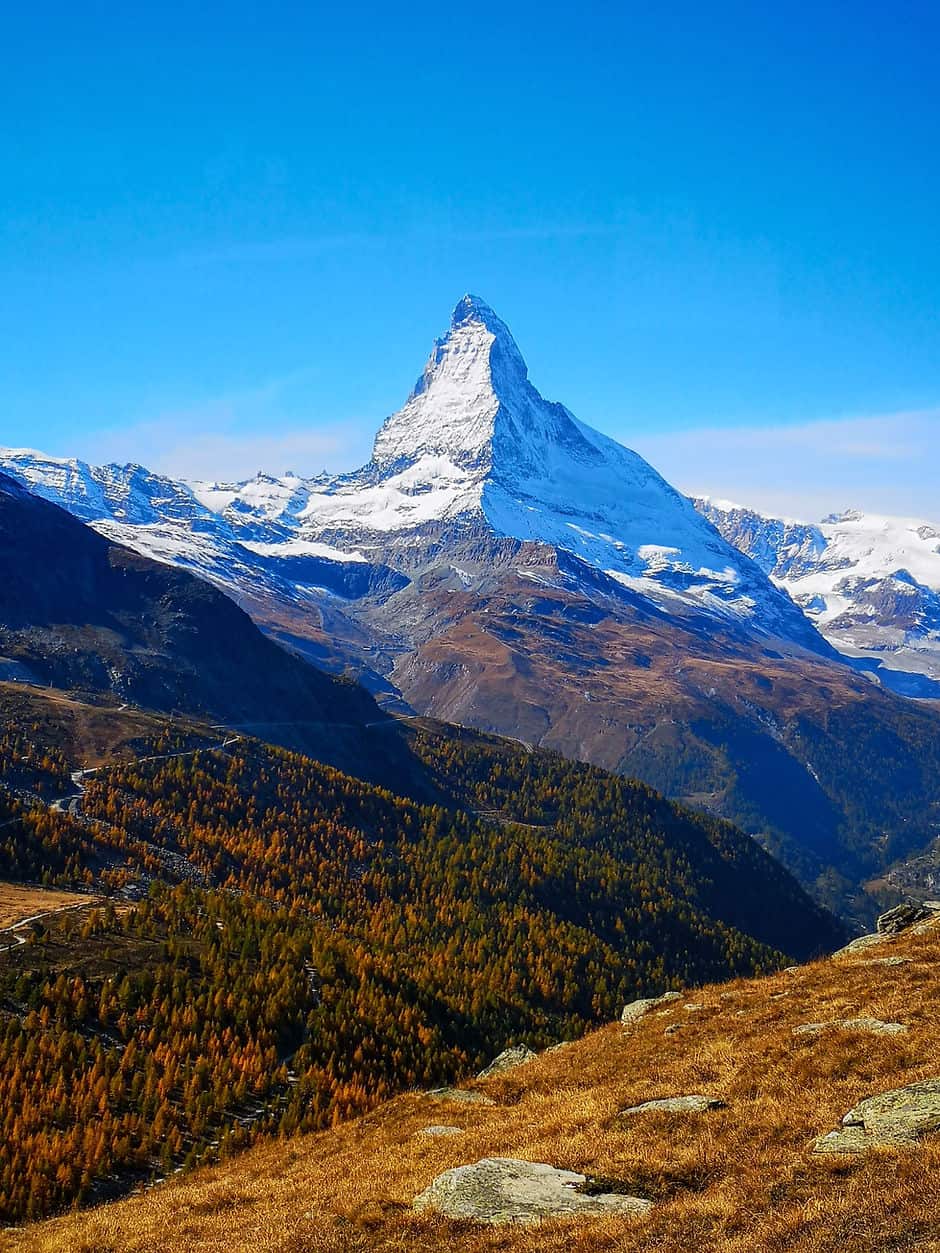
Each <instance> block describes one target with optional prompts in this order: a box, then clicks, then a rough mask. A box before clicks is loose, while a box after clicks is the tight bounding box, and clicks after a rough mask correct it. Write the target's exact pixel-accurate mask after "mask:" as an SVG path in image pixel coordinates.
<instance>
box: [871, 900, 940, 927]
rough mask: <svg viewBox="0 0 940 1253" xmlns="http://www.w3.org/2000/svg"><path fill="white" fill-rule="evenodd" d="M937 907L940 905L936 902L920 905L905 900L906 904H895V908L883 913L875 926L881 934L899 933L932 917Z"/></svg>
mask: <svg viewBox="0 0 940 1253" xmlns="http://www.w3.org/2000/svg"><path fill="white" fill-rule="evenodd" d="M934 906H936V908H934ZM937 908H940V905H937V903H936V902H927V903H925V904H923V905H920V904H916V903H914V902H911V901H905V902H904V904H902V905H895V907H894V909H889V910H888V912H887V913H885V914H882V915H881V917H880V918H879V919H878V921H877V923H876V924H875V926H876V928H877V931H878V934H879V935H897V934H898V933H899V932H901V931H906V930H907V929H908V927H913V926H915V925H916V924H917V923H919V922H925V921H926V920H927V919H928V918H932V917H933V916H934V914H935V912H936V909H937Z"/></svg>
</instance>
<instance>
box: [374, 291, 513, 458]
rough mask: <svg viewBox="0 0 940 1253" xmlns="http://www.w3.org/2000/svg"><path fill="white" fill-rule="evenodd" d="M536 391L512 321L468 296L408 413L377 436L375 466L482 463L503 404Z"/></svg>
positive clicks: (393, 418) (437, 347) (430, 360)
mask: <svg viewBox="0 0 940 1253" xmlns="http://www.w3.org/2000/svg"><path fill="white" fill-rule="evenodd" d="M530 386H531V385H530V384H529V382H528V370H527V369H526V364H525V361H524V360H523V357H522V353H521V352H520V351H519V349H518V347H517V346H516V342H515V340H514V339H513V337H512V334H511V333H510V331H509V328H508V327H507V326H506V323H505V322H503V321H502V319H500V318H498V317H497V316H496V314H495V313H494V312H493V310H492V309H491V308H490V306H489V305H488V304H487V303H486V301H484V300H481V299H480V297H479V296H472V295H469V294H468V295H466V296H464V297H462V299H461V300H459V301H458V302H457V304H456V306H455V308H454V312H453V315H452V317H451V324H450V329H449V331H448V332H447V334H446V335H444V336H443V337H442V338H440V339H438V340H435V342H434V346H433V348H432V349H431V355H430V356H429V357H428V360H427V364H426V365H425V367H424V371H423V373H422V375H421V377H420V378H419V379H418V381H417V383H416V384H415V386H414V390H413V391H412V393H411V395H410V396H409V397H408V400H407V403H406V404H405V406H404V408H403V409H400V410H399V411H398V413H395V414H393V415H392V416H391V417H390V418H388V419H387V420H386V421H385V423H384V425H383V426H382V428H381V430H380V431H379V433H378V435H377V436H376V440H375V448H374V452H373V463H374V464H375V465H377V466H380V467H382V468H383V469H386V468H388V467H389V466H393V467H402V466H404V465H405V464H409V463H414V462H415V461H416V460H418V459H420V458H421V457H425V456H433V457H447V458H448V459H449V460H450V461H451V462H452V463H453V464H454V465H455V466H461V467H464V468H469V467H471V466H478V465H479V464H480V463H481V460H482V459H484V458H485V456H486V455H487V453H486V450H487V449H488V447H489V445H490V442H491V440H492V438H493V429H494V422H495V419H496V415H497V412H498V411H499V409H500V405H501V404H504V403H506V401H507V399H508V398H510V397H512V396H513V395H517V394H518V393H519V392H520V390H526V389H528V388H529V387H530Z"/></svg>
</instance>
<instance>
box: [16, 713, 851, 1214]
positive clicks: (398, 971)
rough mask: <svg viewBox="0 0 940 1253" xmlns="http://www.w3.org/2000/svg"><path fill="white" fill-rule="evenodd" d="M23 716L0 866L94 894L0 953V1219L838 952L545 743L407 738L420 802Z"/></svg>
mask: <svg viewBox="0 0 940 1253" xmlns="http://www.w3.org/2000/svg"><path fill="white" fill-rule="evenodd" d="M11 699H12V698H11ZM20 709H21V716H20V717H19V718H18V719H17V720H16V722H15V723H11V724H8V725H7V726H6V727H5V729H3V730H2V731H0V878H5V879H7V880H11V881H13V880H17V879H18V880H20V881H21V882H22V881H24V880H25V881H27V882H30V883H32V884H34V885H43V886H44V887H45V888H46V889H50V888H56V889H60V890H63V889H74V888H80V889H82V890H84V892H85V893H87V894H88V895H87V896H86V900H87V901H88V905H87V907H86V908H82V907H79V908H78V909H72V910H70V911H69V912H67V913H66V912H63V913H61V914H56V913H53V912H51V911H52V909H53V908H54V907H53V906H52V904H51V901H50V904H49V908H48V910H46V911H43V910H42V908H41V904H37V913H38V912H44V913H47V915H48V916H45V917H43V918H41V919H38V920H35V921H33V922H32V923H30V924H29V926H28V927H27V926H25V925H23V924H21V925H20V926H19V927H18V928H15V929H14V930H13V931H9V932H8V933H7V935H8V941H7V942H6V943H0V1221H8V1222H9V1221H22V1220H23V1219H37V1218H40V1217H43V1216H45V1215H48V1214H50V1213H54V1212H56V1211H57V1210H60V1209H62V1208H63V1207H67V1206H69V1205H73V1204H88V1203H94V1202H96V1201H100V1200H101V1199H103V1198H105V1197H108V1196H113V1195H116V1194H119V1193H121V1192H122V1191H126V1190H128V1189H129V1188H131V1187H133V1186H136V1185H139V1184H140V1183H141V1182H144V1181H154V1180H157V1179H161V1178H164V1177H166V1176H167V1175H168V1174H170V1173H172V1172H173V1171H175V1170H176V1169H177V1168H179V1167H181V1166H182V1167H186V1168H191V1167H194V1166H196V1165H197V1164H199V1163H205V1162H207V1161H212V1160H216V1159H218V1158H224V1157H226V1156H228V1155H229V1154H230V1153H232V1152H234V1151H235V1150H238V1149H242V1148H244V1147H245V1146H246V1145H248V1144H250V1143H252V1142H253V1141H255V1140H256V1139H257V1138H258V1137H259V1136H261V1135H286V1134H288V1133H293V1132H296V1131H312V1130H315V1129H319V1128H323V1127H328V1126H330V1125H331V1124H333V1123H336V1122H337V1121H339V1120H342V1119H346V1118H350V1117H353V1116H355V1115H358V1114H361V1113H363V1112H364V1111H366V1110H368V1109H369V1108H371V1107H373V1106H374V1105H376V1104H377V1103H379V1102H380V1101H382V1100H383V1099H386V1098H387V1097H388V1096H389V1095H391V1094H393V1093H395V1092H398V1091H401V1090H403V1089H407V1088H409V1087H413V1086H430V1085H433V1084H435V1083H442V1082H446V1081H448V1080H452V1079H454V1078H455V1077H456V1076H457V1075H459V1074H461V1073H466V1072H467V1071H470V1070H474V1069H477V1068H479V1066H480V1065H482V1064H483V1063H484V1062H485V1061H486V1059H487V1058H488V1057H489V1056H491V1055H492V1054H493V1053H495V1052H498V1051H499V1050H500V1049H502V1048H503V1047H504V1046H505V1045H506V1044H508V1043H510V1042H512V1041H515V1040H525V1041H527V1042H528V1043H529V1044H530V1045H533V1046H535V1047H542V1046H544V1045H546V1044H548V1043H550V1042H552V1041H554V1040H559V1039H570V1038H572V1037H575V1036H578V1035H580V1034H582V1033H583V1032H584V1031H585V1030H587V1029H588V1028H590V1027H591V1026H593V1025H596V1024H597V1023H599V1022H603V1021H605V1020H607V1019H609V1018H610V1017H611V1016H612V1015H613V1014H614V1013H615V1012H616V1010H617V1008H618V1006H619V1005H620V1004H622V1002H623V1001H624V1000H625V999H629V998H630V997H632V996H636V995H641V994H644V993H658V992H661V991H663V990H664V989H666V988H669V987H673V986H679V985H683V984H689V983H700V982H706V981H708V980H711V979H721V978H730V977H732V976H734V975H736V974H754V973H758V972H767V971H771V970H774V969H778V968H779V967H781V966H782V965H784V964H786V962H787V960H788V958H787V957H786V956H784V954H789V955H790V956H800V957H805V956H808V955H811V954H813V953H815V952H819V951H821V950H824V949H826V948H827V947H828V948H831V947H834V945H835V944H837V943H839V941H840V939H841V938H842V937H841V934H840V928H839V926H838V924H836V923H835V921H834V920H833V919H832V918H831V917H829V916H827V915H826V914H824V913H823V912H822V911H821V910H820V909H819V908H818V907H816V906H815V905H814V904H813V903H812V902H811V901H810V900H809V898H808V897H807V896H806V894H805V893H804V892H803V891H802V890H801V889H800V888H799V887H798V885H797V884H796V882H795V881H794V880H793V879H792V878H791V877H790V876H789V874H788V873H787V872H786V871H785V870H783V869H782V867H780V866H779V865H777V864H776V863H774V862H773V861H772V860H771V859H770V858H769V857H768V856H767V855H766V854H765V853H764V852H762V851H761V850H760V849H759V848H758V847H757V846H756V845H755V844H754V843H753V842H752V841H750V840H749V839H747V837H745V836H743V835H741V833H740V832H737V831H736V830H735V829H734V828H733V827H730V826H728V825H727V824H724V823H721V822H717V821H714V820H710V819H704V818H700V817H697V816H695V815H692V814H690V813H688V812H686V811H683V810H681V809H680V808H678V807H676V806H674V805H672V804H670V803H669V802H668V801H666V800H664V799H663V798H662V797H660V796H658V795H657V794H656V793H655V792H653V791H651V790H650V789H649V788H647V787H645V786H643V785H640V784H633V783H629V782H627V781H625V780H623V779H621V778H618V777H616V776H611V775H608V774H606V773H605V772H603V771H601V770H598V769H595V768H591V767H585V766H579V765H575V764H572V763H570V762H566V761H564V760H563V759H561V758H558V757H555V756H553V755H551V754H544V753H532V754H530V753H527V752H525V751H524V750H523V749H521V748H520V747H518V746H512V745H508V744H506V743H505V742H503V741H497V740H492V739H489V738H487V737H481V736H478V735H474V734H467V735H462V734H459V733H450V732H445V731H444V730H442V729H437V730H434V729H433V728H429V727H425V728H423V729H421V730H419V731H417V732H409V733H408V735H407V739H403V740H402V741H401V742H402V745H403V747H404V746H407V751H408V757H407V760H408V762H409V773H408V775H407V776H406V777H405V778H403V784H404V785H410V784H411V783H413V782H414V780H416V779H417V780H420V782H421V790H422V791H424V792H426V793H428V794H430V795H434V796H435V797H437V798H438V799H437V800H436V801H435V803H419V802H418V801H417V800H415V799H412V798H410V797H409V796H407V795H402V794H397V793H395V792H392V791H389V790H387V789H383V788H381V787H378V786H376V785H375V784H372V783H368V782H365V781H364V780H362V779H359V778H355V777H353V776H352V775H349V774H343V773H341V772H340V771H338V770H336V769H333V768H331V767H329V766H326V765H323V764H322V763H318V762H315V761H313V760H311V759H310V758H307V757H304V756H301V755H299V754H297V753H292V752H289V751H287V750H285V749H280V748H273V747H271V746H270V745H267V744H264V743H262V742H260V741H257V740H250V739H247V738H238V737H237V736H234V735H232V734H225V733H224V732H221V731H219V730H215V731H213V730H212V728H205V727H203V728H201V729H200V728H199V727H198V726H195V725H194V724H191V723H186V724H183V723H176V724H170V723H169V722H168V721H167V720H164V721H163V722H160V721H157V720H151V722H150V723H148V722H147V720H146V718H143V717H142V715H140V714H138V713H133V714H132V715H131V716H130V717H129V720H128V723H127V736H126V737H125V738H123V739H122V738H121V736H120V733H119V724H120V720H121V718H122V717H123V716H124V713H123V712H122V711H120V710H117V711H115V712H114V715H113V717H112V718H108V717H106V716H105V715H104V713H103V712H102V711H101V710H99V709H95V710H93V711H91V712H87V713H83V712H82V710H81V708H80V702H76V701H75V700H71V701H68V702H64V703H63V702H62V700H61V699H57V700H53V699H52V698H50V697H48V696H46V695H45V694H43V695H41V696H40V695H36V694H33V695H32V696H30V695H28V694H24V695H23V696H22V703H21V706H20ZM124 712H126V711H124ZM115 719H116V721H115ZM78 729H81V737H80V739H81V750H82V751H81V756H80V757H79V758H78V760H79V761H84V762H87V761H88V758H89V754H91V755H92V757H93V759H94V761H95V767H94V772H93V773H89V772H85V773H79V772H77V771H75V766H76V765H77V764H78V762H77V761H76V755H77V754H76V747H77V744H78V739H79V737H78ZM393 730H394V728H393ZM73 775H74V777H73Z"/></svg>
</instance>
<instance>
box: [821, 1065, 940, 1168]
mask: <svg viewBox="0 0 940 1253" xmlns="http://www.w3.org/2000/svg"><path fill="white" fill-rule="evenodd" d="M934 1131H940V1079H924V1080H922V1081H921V1082H920V1083H911V1084H908V1086H907V1087H905V1088H892V1090H891V1091H890V1092H882V1093H881V1094H880V1095H879V1096H869V1097H866V1099H865V1100H864V1101H860V1102H859V1103H858V1105H856V1106H855V1108H854V1109H850V1110H849V1112H848V1113H847V1114H846V1116H845V1117H844V1118H843V1119H842V1126H841V1128H839V1130H837V1131H830V1132H829V1133H828V1134H827V1135H824V1136H820V1137H819V1139H818V1140H817V1141H816V1143H815V1145H814V1146H813V1152H814V1153H850V1154H858V1153H866V1152H867V1151H868V1150H869V1149H871V1148H897V1147H905V1146H909V1145H911V1144H916V1143H917V1141H918V1140H920V1139H921V1137H922V1136H925V1135H929V1134H930V1133H931V1132H934Z"/></svg>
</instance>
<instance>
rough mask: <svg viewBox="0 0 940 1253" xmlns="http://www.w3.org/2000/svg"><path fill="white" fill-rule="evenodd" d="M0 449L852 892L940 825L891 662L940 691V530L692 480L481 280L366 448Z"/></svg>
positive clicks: (282, 624)
mask: <svg viewBox="0 0 940 1253" xmlns="http://www.w3.org/2000/svg"><path fill="white" fill-rule="evenodd" d="M0 470H2V471H5V472H6V473H7V474H8V475H10V476H11V477H13V478H14V479H16V480H18V481H19V482H20V483H21V484H23V485H24V486H26V487H28V488H30V489H31V490H32V491H33V492H34V493H36V494H37V495H39V496H42V497H45V498H46V499H48V500H51V501H53V502H55V503H57V504H59V505H62V506H64V507H65V508H66V509H67V510H69V511H70V512H71V513H73V514H74V515H76V516H77V517H78V518H80V519H82V520H83V521H86V522H88V523H90V524H91V525H92V527H94V528H95V529H96V530H97V531H99V532H101V533H102V534H104V535H105V536H106V537H107V538H108V539H110V540H112V541H115V542H118V543H120V544H123V545H125V546H127V547H130V548H132V549H136V550H137V551H138V552H140V553H143V554H144V555H145V556H148V557H152V558H156V559H157V560H160V561H164V562H168V563H170V564H174V565H177V566H182V567H184V568H186V569H188V570H191V571H193V572H195V573H197V574H200V575H202V576H204V577H205V578H206V579H208V580H209V581H211V582H213V583H215V584H216V585H217V586H219V587H221V588H222V589H223V590H225V591H227V592H228V593H229V594H230V595H231V596H232V597H233V598H234V599H235V600H237V601H238V602H239V603H240V604H241V606H242V607H243V608H244V609H246V610H247V611H248V612H249V614H251V616H252V617H253V618H254V619H255V621H256V622H257V623H258V625H260V626H262V627H263V628H264V630H266V631H267V632H268V633H269V634H270V635H272V636H273V637H274V638H275V639H277V640H279V641H280V642H282V643H284V644H286V645H287V646H288V647H290V648H292V649H293V650H295V651H297V652H300V653H301V654H303V655H304V656H305V657H307V658H308V659H310V660H312V661H314V662H315V663H317V664H318V665H319V666H320V667H322V668H324V669H327V670H332V671H343V672H348V673H351V674H353V675H354V676H355V677H357V678H358V679H359V680H360V681H361V682H362V683H363V684H364V685H365V686H366V687H367V688H369V689H370V690H371V691H372V692H373V693H374V694H376V696H378V697H379V698H380V699H382V700H383V701H384V702H385V703H387V704H388V705H389V706H390V707H392V708H398V709H400V710H405V711H407V710H411V711H413V712H417V713H419V714H423V715H428V716H432V717H437V718H441V719H444V720H446V721H449V722H452V723H458V724H462V725H465V726H470V727H476V728H478V729H481V730H484V731H492V732H496V733H499V734H501V735H508V736H512V737H514V738H516V739H519V740H521V741H523V742H524V743H526V744H533V745H535V744H537V745H540V746H542V747H546V748H550V749H554V750H557V751H558V752H560V753H562V754H563V755H565V756H567V757H570V758H575V759H578V760H583V761H589V762H593V763H596V764H597V765H599V766H603V767H605V768H608V769H611V770H615V771H618V772H620V773H623V774H626V775H629V776H633V777H638V778H640V779H643V780H645V781H646V782H648V783H650V784H652V785H653V786H655V787H658V788H659V789H661V790H662V791H665V792H667V793H668V794H669V795H671V796H674V797H678V798H680V799H682V800H684V801H686V802H687V803H689V804H691V805H694V806H696V807H697V808H700V809H707V810H709V811H710V812H712V813H716V814H719V815H722V816H724V817H727V818H730V819H732V820H733V821H735V822H737V823H738V824H740V825H741V826H743V827H744V828H745V829H746V830H748V831H750V832H752V833H753V834H755V835H756V836H758V837H759V838H760V839H762V840H763V841H764V842H765V844H766V845H767V846H768V847H770V848H772V849H773V850H774V851H777V852H778V853H780V855H781V856H783V857H784V858H785V859H787V860H788V862H789V864H790V865H791V866H793V867H794V868H795V869H796V870H797V872H798V873H799V874H800V876H801V877H802V878H803V880H804V882H807V883H813V884H815V885H816V890H817V891H818V893H819V895H820V897H821V899H824V900H827V901H830V902H832V903H835V904H838V905H839V907H840V908H843V907H845V908H855V906H854V905H852V906H851V907H850V906H848V905H847V903H846V902H847V901H848V899H849V898H850V897H851V896H852V893H853V892H854V891H855V888H854V887H853V886H852V885H857V884H859V883H860V882H861V881H862V880H863V878H864V876H865V875H866V874H875V873H876V872H877V871H880V870H881V869H882V868H883V867H884V865H885V864H887V863H888V862H889V861H892V860H896V859H897V858H899V857H901V856H903V855H907V854H908V853H909V852H911V851H913V852H915V853H919V852H920V851H921V850H922V849H923V848H924V847H926V846H927V844H928V843H929V842H930V841H931V840H933V839H934V838H935V837H936V834H937V829H938V817H937V815H938V813H940V793H938V792H937V791H936V788H935V786H934V780H935V779H936V778H937V771H936V769H935V754H934V746H935V745H936V744H937V743H938V742H940V738H938V734H937V730H938V715H937V713H936V712H935V710H934V709H933V707H932V706H931V705H929V704H928V703H926V702H920V701H913V700H902V699H900V698H899V697H898V696H897V695H895V694H893V692H892V691H891V690H886V689H891V688H895V689H897V690H902V691H904V692H905V693H906V694H908V695H916V696H930V695H938V694H940V673H938V672H937V671H936V669H934V663H935V660H936V656H937V653H936V648H937V638H938V637H937V625H938V624H937V592H938V589H940V573H938V571H937V564H938V555H937V545H938V543H940V541H938V538H937V534H936V532H935V531H934V530H933V528H932V527H930V526H929V525H928V524H927V523H905V522H897V521H892V520H886V519H871V518H859V517H856V516H854V515H853V516H846V517H843V518H841V519H840V520H838V521H829V522H826V523H823V524H820V525H818V526H806V525H803V524H793V523H788V522H782V521H780V520H775V519H766V518H761V517H760V516H759V515H757V514H753V513H749V512H748V511H746V510H736V509H726V508H724V507H723V506H720V505H718V504H716V503H714V502H699V508H696V506H695V504H693V502H692V501H691V500H689V499H687V498H686V497H685V496H683V495H681V494H680V493H679V492H677V491H676V490H675V489H674V488H672V487H671V486H670V485H669V484H668V483H667V482H665V481H664V480H663V479H662V478H661V476H660V475H659V474H657V473H656V471H655V470H654V469H653V468H652V467H651V466H650V465H648V464H647V462H645V461H644V460H643V459H642V458H641V457H639V456H638V455H637V454H636V453H634V452H631V451H630V450H628V449H627V448H625V447H623V446H622V445H621V444H618V443H616V442H615V441H614V440H611V439H609V438H607V437H606V436H604V435H602V434H600V433H599V432H598V431H595V430H592V429H591V428H590V427H589V426H586V425H585V424H584V423H582V422H580V421H578V419H577V418H575V417H574V416H573V415H572V414H571V413H570V412H569V411H568V410H567V409H566V408H565V407H564V406H563V405H561V404H557V403H553V402H550V401H547V400H545V399H543V397H542V396H541V395H540V394H539V392H538V391H537V390H536V389H535V387H534V386H533V385H532V383H531V382H530V381H529V378H528V373H527V370H526V366H525V363H524V361H523V359H522V356H521V354H520V352H519V349H518V348H517V346H516V344H515V343H514V342H513V339H512V336H511V335H510V333H509V331H508V330H507V328H506V326H505V325H504V323H503V322H502V321H500V319H499V318H498V317H497V316H496V315H495V314H494V313H493V311H492V310H491V309H490V308H489V307H488V306H487V305H486V304H484V303H483V301H481V300H478V299H476V298H475V297H471V296H467V297H464V299H463V300H461V301H460V302H459V304H458V305H457V307H456V309H455V310H454V314H453V318H452V321H451V326H450V328H449V330H448V332H447V333H446V334H445V335H444V337H443V338H442V339H440V340H439V341H437V343H435V345H434V347H433V350H432V352H431V355H430V357H429V359H428V362H427V365H426V366H425V368H424V371H423V373H422V374H421V377H420V378H419V380H418V382H417V384H416V385H415V388H414V390H413V392H412V394H411V395H410V396H409V398H408V400H407V402H406V403H405V405H404V406H403V408H402V409H400V410H399V411H398V412H397V413H395V414H394V415H393V416H391V417H390V418H388V420H387V421H386V422H385V423H384V425H383V426H382V427H381V429H380V430H379V432H378V434H377V436H376V439H375V445H374V450H373V455H372V458H371V459H370V461H369V462H368V463H367V464H366V465H364V466H363V467H362V468H361V469H359V470H356V471H355V472H353V473H350V474H342V475H336V476H319V477H314V478H302V477H299V476H297V475H292V474H284V475H280V476H269V475H265V474H258V475H256V476H255V477H254V478H252V479H250V480H247V481H245V482H240V483H225V482H182V481H176V480H173V479H170V478H167V477H165V476H161V475H158V474H154V473H152V472H150V471H149V470H147V469H145V468H144V467H143V466H139V465H128V466H114V465H109V466H90V465H88V464H86V463H84V462H82V461H76V460H62V459H55V458H50V457H45V456H42V455H41V454H39V453H34V452H30V451H25V450H8V451H6V452H2V453H0ZM837 649H838V650H842V652H843V653H847V654H848V653H850V654H852V664H846V659H845V658H844V657H842V656H840V654H839V652H838V651H836V650H837ZM885 661H887V663H888V664H881V663H883V662H885ZM861 667H867V673H864V674H863V673H860V668H861ZM874 762H878V769H877V770H875V769H873V768H872V766H873V763H874ZM912 763H913V765H912ZM912 780H913V782H912ZM876 835H877V841H880V842H879V843H877V846H876V844H875V843H873V841H874V840H875V837H876ZM834 866H835V867H838V868H839V873H840V875H842V876H843V877H841V878H839V877H837V878H835V879H833V878H832V877H831V875H830V870H831V868H832V867H834ZM868 908H869V905H868V904H867V903H866V902H865V901H861V903H860V904H859V910H860V913H859V916H860V917H861V916H862V915H865V914H866V911H868Z"/></svg>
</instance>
